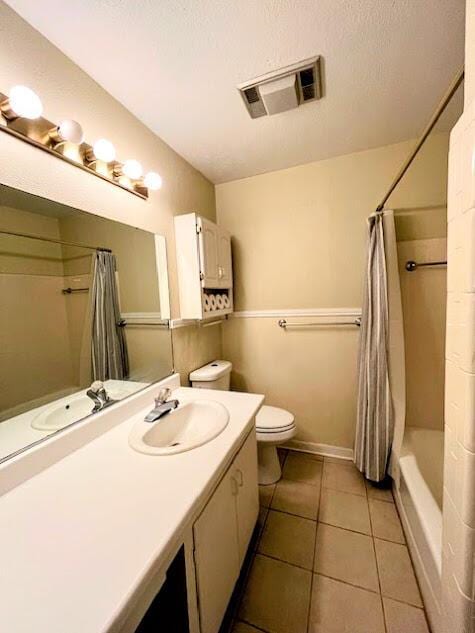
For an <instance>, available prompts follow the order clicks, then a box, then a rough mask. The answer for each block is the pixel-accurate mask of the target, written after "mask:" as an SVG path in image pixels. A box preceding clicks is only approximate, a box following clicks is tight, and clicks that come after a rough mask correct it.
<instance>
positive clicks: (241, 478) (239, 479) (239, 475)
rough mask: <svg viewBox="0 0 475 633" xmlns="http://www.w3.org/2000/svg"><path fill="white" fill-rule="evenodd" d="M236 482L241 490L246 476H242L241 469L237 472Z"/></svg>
mask: <svg viewBox="0 0 475 633" xmlns="http://www.w3.org/2000/svg"><path fill="white" fill-rule="evenodd" d="M236 481H237V485H238V486H239V488H242V486H243V485H244V476H243V474H242V470H240V469H239V468H238V469H237V470H236Z"/></svg>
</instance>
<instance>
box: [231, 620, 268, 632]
mask: <svg viewBox="0 0 475 633" xmlns="http://www.w3.org/2000/svg"><path fill="white" fill-rule="evenodd" d="M231 633H261V631H259V629H256V628H255V627H253V626H251V625H250V624H246V623H245V622H235V623H234V626H233V628H232V629H231Z"/></svg>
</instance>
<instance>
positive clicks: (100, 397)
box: [86, 380, 116, 413]
mask: <svg viewBox="0 0 475 633" xmlns="http://www.w3.org/2000/svg"><path fill="white" fill-rule="evenodd" d="M86 396H89V398H91V400H92V401H93V402H94V408H93V410H92V412H91V413H97V412H98V411H102V409H105V408H106V407H109V406H110V405H111V404H114V402H116V400H113V399H112V398H111V397H110V396H109V395H108V393H107V391H106V389H105V387H104V383H103V382H101V381H100V380H95V381H94V382H93V383H92V385H91V386H90V387H89V389H88V390H87V391H86Z"/></svg>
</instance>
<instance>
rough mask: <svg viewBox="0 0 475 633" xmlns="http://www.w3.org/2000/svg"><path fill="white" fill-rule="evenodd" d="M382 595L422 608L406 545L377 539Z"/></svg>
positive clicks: (377, 558) (375, 540) (375, 541)
mask: <svg viewBox="0 0 475 633" xmlns="http://www.w3.org/2000/svg"><path fill="white" fill-rule="evenodd" d="M374 544H375V547H376V560H377V563H378V572H379V580H380V582H381V593H382V594H383V596H386V597H387V598H394V599H395V600H401V601H402V602H407V603H409V604H412V605H414V606H416V607H422V600H421V596H420V593H419V588H418V586H417V582H416V577H415V575H414V570H413V568H412V563H411V559H410V557H409V553H408V551H407V547H406V546H405V545H399V543H390V542H388V541H381V540H380V539H377V538H375V539H374Z"/></svg>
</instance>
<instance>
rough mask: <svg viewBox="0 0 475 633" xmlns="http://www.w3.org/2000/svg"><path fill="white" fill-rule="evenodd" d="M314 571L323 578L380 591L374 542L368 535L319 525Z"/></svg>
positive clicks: (322, 524)
mask: <svg viewBox="0 0 475 633" xmlns="http://www.w3.org/2000/svg"><path fill="white" fill-rule="evenodd" d="M314 569H315V571H316V572H317V573H319V574H323V575H324V576H331V577H332V578H337V579H338V580H343V581H345V582H349V583H351V584H352V585H358V586H359V587H363V588H365V589H370V590H372V591H377V592H379V584H378V571H377V568H376V558H375V555H374V549H373V539H372V538H371V537H370V536H366V535H365V534H357V533H356V532H350V531H348V530H343V529H341V528H337V527H333V526H331V525H325V524H324V523H319V524H318V530H317V541H316V546H315V564H314Z"/></svg>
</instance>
